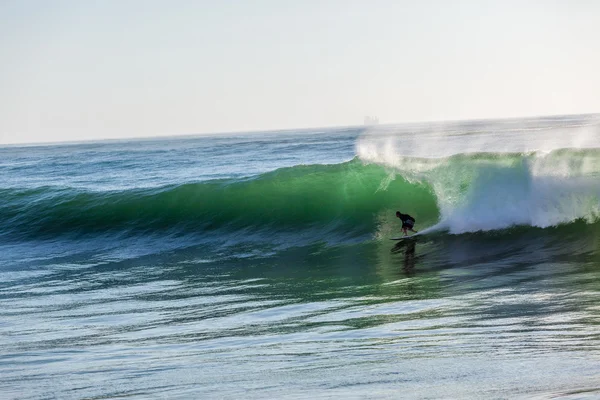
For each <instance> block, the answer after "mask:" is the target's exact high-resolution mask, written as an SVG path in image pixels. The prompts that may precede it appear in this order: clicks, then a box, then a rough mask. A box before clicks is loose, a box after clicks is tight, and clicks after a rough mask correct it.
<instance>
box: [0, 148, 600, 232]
mask: <svg viewBox="0 0 600 400" xmlns="http://www.w3.org/2000/svg"><path fill="white" fill-rule="evenodd" d="M368 154H369V155H370V157H374V158H371V159H369V158H368V157H364V154H363V155H362V156H361V152H359V157H360V158H358V157H357V158H355V159H354V160H352V161H349V162H346V163H341V164H334V165H299V166H295V167H290V168H282V169H278V170H275V171H272V172H269V173H265V174H262V175H258V176H255V177H252V178H246V179H242V180H239V179H229V180H212V181H205V182H196V183H187V184H183V185H173V186H166V187H162V188H159V189H139V188H138V189H136V188H133V189H130V190H120V191H96V192H94V191H83V190H77V189H73V188H55V187H40V188H35V189H25V188H23V189H2V190H0V235H2V236H3V237H4V238H11V237H12V238H17V239H19V238H23V237H31V238H55V237H61V236H74V237H80V236H81V235H201V236H204V237H209V236H210V237H216V238H217V239H215V240H220V239H218V238H222V237H223V236H222V234H225V235H227V234H238V235H239V234H242V235H250V234H252V235H256V234H258V235H261V236H262V237H263V238H264V239H266V240H269V239H270V238H272V237H273V235H277V234H280V233H289V234H291V235H292V237H294V235H297V236H298V237H299V236H301V234H304V233H306V235H309V236H310V238H309V241H320V240H324V238H325V237H331V236H335V235H337V236H343V237H346V238H347V237H348V235H351V236H352V237H363V236H365V235H370V236H371V237H380V238H383V237H389V235H396V234H397V233H398V227H399V224H398V220H397V219H396V218H395V217H394V212H395V211H396V210H401V211H403V212H407V213H410V214H411V215H413V216H414V217H416V219H417V229H419V230H421V229H423V228H428V227H429V229H432V230H442V231H449V232H450V233H465V232H477V231H495V230H503V229H512V228H513V227H537V228H548V227H554V226H557V225H564V224H572V223H578V222H580V221H583V222H585V223H588V224H593V225H595V226H597V224H596V222H597V221H598V219H599V216H600V201H599V199H600V151H599V150H597V149H588V150H569V149H560V150H556V151H553V152H550V153H547V154H546V153H544V154H541V153H512V154H503V153H477V154H457V155H454V156H450V157H446V158H436V159H431V158H416V157H412V158H411V157H400V156H398V157H396V158H392V159H391V160H393V162H392V163H390V162H382V161H381V159H377V157H376V156H377V153H373V152H370V153H368ZM386 156H387V158H386V159H385V160H387V161H389V160H390V158H389V154H387V155H386Z"/></svg>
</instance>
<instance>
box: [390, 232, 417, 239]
mask: <svg viewBox="0 0 600 400" xmlns="http://www.w3.org/2000/svg"><path fill="white" fill-rule="evenodd" d="M418 235H419V234H418V233H415V234H414V235H410V236H401V237H397V238H390V240H406V239H412V238H413V237H415V236H418Z"/></svg>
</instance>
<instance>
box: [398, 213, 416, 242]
mask: <svg viewBox="0 0 600 400" xmlns="http://www.w3.org/2000/svg"><path fill="white" fill-rule="evenodd" d="M396 217H398V218H400V220H402V231H403V232H404V236H408V232H407V230H410V231H411V232H414V233H417V231H415V230H414V229H413V227H414V226H415V219H414V218H413V217H411V216H410V215H408V214H402V213H401V212H400V211H396Z"/></svg>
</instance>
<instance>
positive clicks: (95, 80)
mask: <svg viewBox="0 0 600 400" xmlns="http://www.w3.org/2000/svg"><path fill="white" fill-rule="evenodd" d="M599 18H600V1H593V0H570V1H569V0H565V1H558V0H546V1H538V0H531V1H526V2H525V1H512V0H506V1H486V0H471V1H470V0H462V1H445V0H439V1H427V0H425V1H402V0H370V1H366V0H364V1H358V0H304V1H297V0H252V1H249V0H238V1H235V0H222V1H213V0H211V1H203V0H195V1H192V0H169V1H166V0H161V1H157V0H104V1H81V0H0V143H3V144H6V143H28V142H51V141H70V140H77V141H79V140H88V139H101V138H126V137H148V136H159V135H160V136H167V135H187V134H202V133H218V132H237V131H256V130H278V129H294V128H310V127H326V126H349V125H361V124H362V123H363V120H364V117H365V116H376V117H378V118H379V121H380V122H381V123H403V122H417V121H440V120H441V121H443V120H463V119H485V118H505V117H521V116H537V115H556V114H582V113H598V112H600V73H599V72H598V71H600V40H598V39H599V38H600V24H598V21H599Z"/></svg>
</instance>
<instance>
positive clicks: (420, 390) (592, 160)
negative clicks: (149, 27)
mask: <svg viewBox="0 0 600 400" xmlns="http://www.w3.org/2000/svg"><path fill="white" fill-rule="evenodd" d="M397 210H398V211H401V212H403V213H408V214H411V215H412V216H413V217H415V219H416V222H417V223H416V226H415V228H416V229H417V230H420V231H423V233H422V234H420V235H418V236H416V237H415V238H413V239H409V240H402V241H394V240H390V238H394V237H397V236H399V234H400V225H401V224H400V221H399V220H398V219H397V218H395V212H396V211H397ZM121 397H127V398H139V399H240V398H243V399H267V398H268V399H320V398H321V399H331V398H344V399H355V398H356V399H358V398H360V399H362V398H368V399H370V398H373V399H398V398H411V399H430V398H466V399H482V398H485V399H491V398H506V399H515V398H536V399H550V398H552V399H554V398H567V399H586V398H600V116H598V115H581V116H556V117H545V118H530V119H513V120H498V121H462V122H447V123H429V124H427V123H421V124H405V125H385V126H373V127H354V128H352V127H350V128H331V129H315V130H302V131H281V132H255V133H248V134H235V135H233V134H227V135H211V136H197V137H179V138H168V139H146V140H122V141H100V142H87V143H75V144H72V143H70V144H69V143H68V144H55V145H28V146H4V147H1V148H0V398H2V399H106V398H121Z"/></svg>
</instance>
